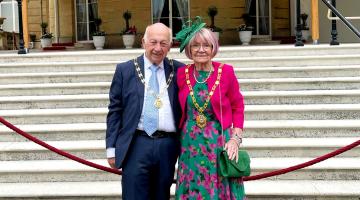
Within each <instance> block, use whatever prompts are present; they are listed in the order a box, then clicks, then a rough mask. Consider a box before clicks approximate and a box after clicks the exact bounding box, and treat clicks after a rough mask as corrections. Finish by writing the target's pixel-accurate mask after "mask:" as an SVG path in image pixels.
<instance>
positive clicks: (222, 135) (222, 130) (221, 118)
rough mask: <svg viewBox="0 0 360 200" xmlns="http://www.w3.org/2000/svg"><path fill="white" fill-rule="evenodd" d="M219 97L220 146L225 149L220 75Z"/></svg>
mask: <svg viewBox="0 0 360 200" xmlns="http://www.w3.org/2000/svg"><path fill="white" fill-rule="evenodd" d="M223 65H224V64H221V65H220V67H219V69H222V66H223ZM219 69H218V70H219ZM219 97H220V127H221V137H222V139H223V143H222V147H223V149H225V137H224V129H223V125H222V123H223V114H222V101H221V77H220V80H219Z"/></svg>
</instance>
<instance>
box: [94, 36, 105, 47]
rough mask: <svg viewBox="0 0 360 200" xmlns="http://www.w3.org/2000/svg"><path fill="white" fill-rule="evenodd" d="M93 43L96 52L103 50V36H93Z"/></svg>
mask: <svg viewBox="0 0 360 200" xmlns="http://www.w3.org/2000/svg"><path fill="white" fill-rule="evenodd" d="M93 42H94V46H95V49H96V50H101V49H104V45H105V36H93Z"/></svg>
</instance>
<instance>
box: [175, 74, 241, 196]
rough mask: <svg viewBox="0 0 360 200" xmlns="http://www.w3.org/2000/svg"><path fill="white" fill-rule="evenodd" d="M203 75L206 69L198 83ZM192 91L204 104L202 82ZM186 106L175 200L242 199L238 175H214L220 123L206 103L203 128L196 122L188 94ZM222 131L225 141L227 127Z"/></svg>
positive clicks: (219, 137)
mask: <svg viewBox="0 0 360 200" xmlns="http://www.w3.org/2000/svg"><path fill="white" fill-rule="evenodd" d="M191 75H192V74H191ZM207 75H208V72H205V71H199V74H198V78H197V79H198V80H199V82H202V80H205V78H206V77H207ZM193 90H194V94H195V98H196V101H197V102H198V104H199V105H200V106H202V105H204V103H205V101H206V98H207V96H208V86H207V84H206V82H205V83H196V85H195V86H194V87H193ZM186 107H187V108H186V112H187V113H186V114H187V119H186V121H185V123H184V126H183V129H182V132H181V153H180V157H179V161H178V172H177V184H176V199H181V200H183V199H186V200H192V199H194V200H199V199H204V200H207V199H211V200H216V199H221V200H233V199H236V200H242V199H245V195H244V185H243V180H242V178H236V179H235V178H232V179H228V178H223V177H220V176H218V174H217V161H216V157H217V156H216V154H217V152H218V149H219V148H222V146H223V137H221V125H220V123H219V121H218V120H217V119H216V117H215V114H214V112H213V110H212V108H211V104H210V103H209V104H208V107H207V108H206V110H205V111H204V115H205V116H206V118H207V124H206V127H205V128H203V129H201V128H199V127H198V126H197V125H196V116H197V114H198V111H197V110H196V108H195V106H194V104H193V102H192V99H191V96H190V95H189V96H188V98H187V106H186ZM223 134H224V136H225V138H226V140H228V139H229V137H230V136H229V130H225V131H224V132H223Z"/></svg>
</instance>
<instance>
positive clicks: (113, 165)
mask: <svg viewBox="0 0 360 200" xmlns="http://www.w3.org/2000/svg"><path fill="white" fill-rule="evenodd" d="M107 160H108V163H109V165H110V167H111V168H113V169H117V168H116V166H115V157H114V158H108V159H107Z"/></svg>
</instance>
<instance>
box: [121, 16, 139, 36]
mask: <svg viewBox="0 0 360 200" xmlns="http://www.w3.org/2000/svg"><path fill="white" fill-rule="evenodd" d="M131 16H132V15H131V12H130V11H129V10H126V11H125V12H124V13H123V18H124V20H125V24H126V25H125V28H124V29H123V30H122V31H121V32H120V35H130V34H133V35H136V33H137V29H136V27H135V25H134V26H130V19H131Z"/></svg>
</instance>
